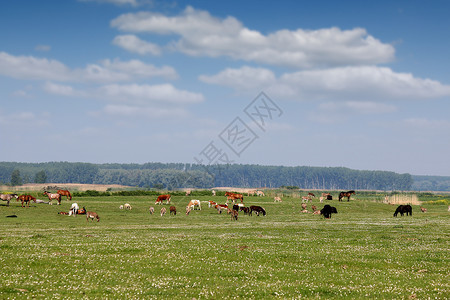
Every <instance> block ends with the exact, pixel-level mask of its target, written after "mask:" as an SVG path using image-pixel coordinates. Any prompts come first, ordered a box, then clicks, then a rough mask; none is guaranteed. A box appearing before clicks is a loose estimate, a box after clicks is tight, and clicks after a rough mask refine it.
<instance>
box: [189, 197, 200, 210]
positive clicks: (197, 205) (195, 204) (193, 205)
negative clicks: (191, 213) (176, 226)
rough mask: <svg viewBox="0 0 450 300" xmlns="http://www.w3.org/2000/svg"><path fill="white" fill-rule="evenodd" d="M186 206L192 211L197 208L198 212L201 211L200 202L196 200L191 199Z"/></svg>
mask: <svg viewBox="0 0 450 300" xmlns="http://www.w3.org/2000/svg"><path fill="white" fill-rule="evenodd" d="M188 206H189V207H190V208H191V209H192V210H195V209H196V208H198V209H199V210H202V206H201V204H200V200H197V199H192V200H191V201H189V204H188Z"/></svg>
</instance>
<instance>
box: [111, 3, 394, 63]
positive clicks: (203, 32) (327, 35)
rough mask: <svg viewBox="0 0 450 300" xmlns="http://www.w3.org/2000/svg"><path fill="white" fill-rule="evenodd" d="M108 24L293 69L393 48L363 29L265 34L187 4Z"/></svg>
mask: <svg viewBox="0 0 450 300" xmlns="http://www.w3.org/2000/svg"><path fill="white" fill-rule="evenodd" d="M111 26H113V27H116V28H118V29H119V30H121V31H126V32H135V33H157V34H164V35H178V36H180V38H179V40H177V41H174V42H173V43H172V46H173V47H174V49H176V50H178V51H180V52H183V53H185V54H188V55H193V56H210V57H218V56H227V57H231V58H233V59H240V60H245V61H253V62H258V63H265V64H271V65H279V66H289V67H297V68H305V67H306V68H311V67H315V66H340V65H361V64H378V63H385V62H389V61H392V60H393V58H394V53H395V49H394V47H393V46H391V45H389V44H384V43H382V42H380V41H379V40H377V39H375V38H374V37H372V36H371V35H368V34H367V32H366V30H365V29H363V28H355V29H352V30H341V29H339V28H336V27H332V28H326V29H319V30H303V29H297V30H286V29H285V30H279V31H276V32H273V33H269V34H267V35H264V34H263V33H261V32H258V31H255V30H251V29H248V28H246V27H244V26H243V24H242V23H241V22H240V21H239V20H237V19H236V18H234V17H230V16H229V17H227V18H225V19H219V18H216V17H214V16H211V15H210V14H209V12H207V11H202V10H196V9H194V8H192V7H189V6H188V7H187V8H186V9H185V10H184V11H183V12H182V13H181V14H180V15H178V16H173V17H169V16H165V15H163V14H159V13H151V12H139V13H135V14H133V13H129V14H123V15H121V16H119V17H118V18H116V19H114V20H112V21H111Z"/></svg>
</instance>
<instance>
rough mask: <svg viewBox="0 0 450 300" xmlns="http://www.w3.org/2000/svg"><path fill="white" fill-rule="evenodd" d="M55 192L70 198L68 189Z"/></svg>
mask: <svg viewBox="0 0 450 300" xmlns="http://www.w3.org/2000/svg"><path fill="white" fill-rule="evenodd" d="M56 193H58V194H60V195H61V196H66V200H72V195H71V194H70V192H69V191H68V190H58V191H57V192H56Z"/></svg>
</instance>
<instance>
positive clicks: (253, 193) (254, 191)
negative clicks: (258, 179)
mask: <svg viewBox="0 0 450 300" xmlns="http://www.w3.org/2000/svg"><path fill="white" fill-rule="evenodd" d="M255 194H256V190H248V191H247V197H250V195H252V196H254V195H255Z"/></svg>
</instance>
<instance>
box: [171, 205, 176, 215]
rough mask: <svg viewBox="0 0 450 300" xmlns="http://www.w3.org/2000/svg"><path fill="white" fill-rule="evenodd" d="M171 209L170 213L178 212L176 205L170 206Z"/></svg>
mask: <svg viewBox="0 0 450 300" xmlns="http://www.w3.org/2000/svg"><path fill="white" fill-rule="evenodd" d="M169 210H170V214H174V215H176V214H177V208H176V207H175V206H171V207H170V208H169Z"/></svg>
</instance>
